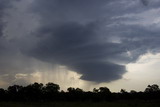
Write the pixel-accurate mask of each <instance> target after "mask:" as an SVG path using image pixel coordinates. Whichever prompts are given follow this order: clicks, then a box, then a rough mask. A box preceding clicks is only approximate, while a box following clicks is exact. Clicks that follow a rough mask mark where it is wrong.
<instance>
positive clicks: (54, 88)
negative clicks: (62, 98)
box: [44, 82, 60, 93]
mask: <svg viewBox="0 0 160 107" xmlns="http://www.w3.org/2000/svg"><path fill="white" fill-rule="evenodd" d="M59 90H60V87H59V85H57V84H54V83H51V82H49V83H47V84H46V86H45V87H44V91H45V92H47V93H58V91H59Z"/></svg>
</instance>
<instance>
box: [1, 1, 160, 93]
mask: <svg viewBox="0 0 160 107" xmlns="http://www.w3.org/2000/svg"><path fill="white" fill-rule="evenodd" d="M159 5H160V1H159V0H0V87H2V88H6V87H7V86H8V85H12V84H19V85H27V84H30V83H33V82H42V83H47V82H54V83H57V84H59V85H60V87H61V89H63V90H66V88H68V87H70V86H71V87H80V88H83V89H84V90H92V89H93V88H94V87H100V86H106V87H108V88H110V89H111V90H112V91H119V90H120V89H121V88H124V89H126V90H128V91H129V90H131V89H134V90H137V91H143V90H144V88H146V87H147V85H148V84H158V85H160V79H159V75H160V70H159V69H160V67H159V66H160V45H159V44H160V30H159V29H160V14H159V13H160V7H159Z"/></svg>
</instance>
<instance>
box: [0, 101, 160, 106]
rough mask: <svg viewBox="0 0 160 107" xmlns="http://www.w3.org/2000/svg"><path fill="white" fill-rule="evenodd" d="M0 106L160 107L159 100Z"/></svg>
mask: <svg viewBox="0 0 160 107" xmlns="http://www.w3.org/2000/svg"><path fill="white" fill-rule="evenodd" d="M0 107H160V102H139V101H138V102H137V101H132V102H126V101H121V102H98V103H93V102H34V103H31V102H30V103H29V102H27V103H26V102H0Z"/></svg>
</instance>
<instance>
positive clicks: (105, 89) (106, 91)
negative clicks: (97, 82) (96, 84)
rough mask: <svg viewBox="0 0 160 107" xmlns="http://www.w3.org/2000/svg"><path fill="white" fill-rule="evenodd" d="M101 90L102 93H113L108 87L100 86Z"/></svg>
mask: <svg viewBox="0 0 160 107" xmlns="http://www.w3.org/2000/svg"><path fill="white" fill-rule="evenodd" d="M99 92H100V93H106V94H109V93H111V91H110V90H109V88H107V87H100V88H99Z"/></svg>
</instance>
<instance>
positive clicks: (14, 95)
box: [0, 82, 160, 102]
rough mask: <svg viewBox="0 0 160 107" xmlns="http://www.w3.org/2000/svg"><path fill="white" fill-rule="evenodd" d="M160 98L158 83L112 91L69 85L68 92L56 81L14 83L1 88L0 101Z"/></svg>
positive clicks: (103, 88)
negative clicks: (127, 89)
mask: <svg viewBox="0 0 160 107" xmlns="http://www.w3.org/2000/svg"><path fill="white" fill-rule="evenodd" d="M133 99H134V100H160V89H159V86H158V85H157V84H153V85H148V86H147V88H146V89H145V91H143V92H141V91H140V92H137V91H135V90H131V91H130V92H127V91H126V90H125V89H121V90H120V92H116V93H115V92H111V91H110V89H109V88H107V87H100V88H98V89H96V88H94V89H93V91H83V90H82V89H80V88H73V87H69V88H68V89H67V91H66V92H64V91H63V90H62V91H60V86H59V85H58V84H54V83H51V82H49V83H47V84H46V85H43V84H42V83H37V82H35V83H33V84H30V85H27V86H20V85H12V86H9V87H8V88H7V89H6V90H5V89H3V88H0V101H94V102H95V101H97V102H98V101H116V100H133Z"/></svg>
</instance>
